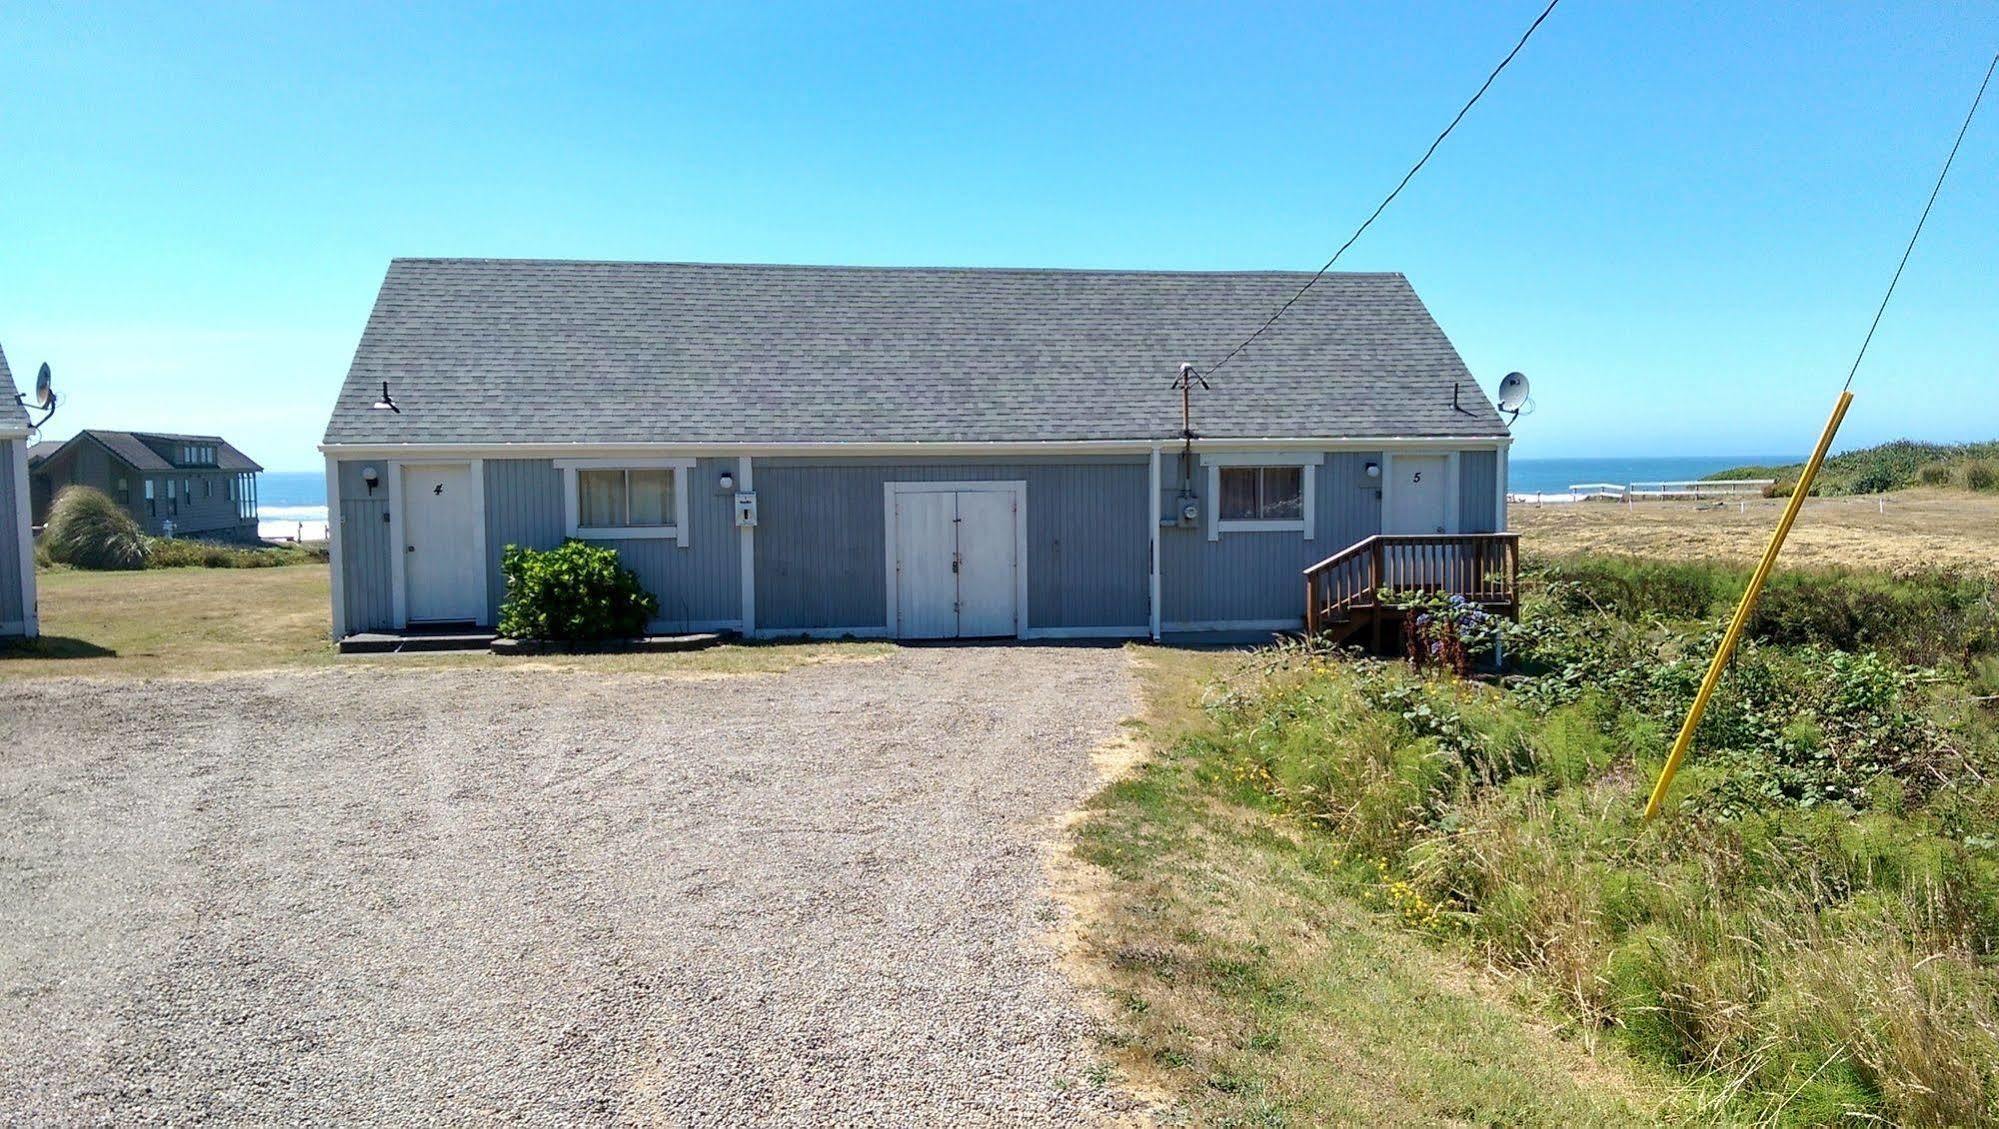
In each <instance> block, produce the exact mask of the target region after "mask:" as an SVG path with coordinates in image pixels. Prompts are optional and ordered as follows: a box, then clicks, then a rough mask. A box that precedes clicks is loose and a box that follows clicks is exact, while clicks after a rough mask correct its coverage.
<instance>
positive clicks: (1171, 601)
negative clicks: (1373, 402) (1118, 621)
mask: <svg viewBox="0 0 1999 1129" xmlns="http://www.w3.org/2000/svg"><path fill="white" fill-rule="evenodd" d="M1380 462H1381V452H1379V451H1329V452H1327V453H1326V456H1325V462H1324V463H1323V464H1322V465H1321V466H1320V467H1319V481H1318V497H1317V498H1316V502H1317V509H1318V521H1317V527H1316V528H1315V529H1314V530H1313V533H1314V537H1313V539H1312V540H1310V541H1306V540H1305V539H1304V535H1303V534H1301V533H1292V532H1273V533H1224V534H1222V536H1221V540H1219V541H1210V540H1208V524H1207V522H1208V513H1207V508H1206V507H1209V506H1212V505H1213V504H1215V500H1214V499H1211V498H1205V497H1204V498H1202V499H1201V505H1202V507H1203V509H1202V513H1201V522H1200V525H1199V526H1198V527H1197V528H1193V529H1180V528H1178V527H1168V528H1165V529H1162V530H1160V534H1159V536H1160V547H1159V558H1160V564H1161V579H1160V583H1161V585H1162V586H1163V588H1164V591H1165V596H1164V601H1163V602H1164V604H1165V609H1164V616H1163V618H1164V621H1165V623H1166V624H1168V625H1171V624H1175V623H1226V622H1245V621H1258V622H1261V621H1276V620H1285V621H1290V620H1302V619H1303V617H1304V614H1305V613H1304V608H1305V593H1304V583H1305V582H1304V578H1303V575H1302V574H1303V572H1304V570H1305V568H1306V567H1307V566H1309V565H1311V564H1313V563H1315V562H1317V561H1321V560H1324V559H1325V558H1327V557H1330V556H1332V555H1333V554H1334V553H1337V552H1339V551H1340V550H1341V549H1344V548H1346V547H1347V546H1349V545H1351V544H1353V543H1354V542H1356V541H1359V540H1361V539H1362V538H1364V537H1371V536H1373V535H1374V534H1376V533H1379V532H1381V480H1380V479H1379V478H1369V477H1367V473H1366V468H1367V464H1368V463H1375V464H1377V465H1378V464H1379V463H1380ZM1160 471H1161V473H1160V490H1161V495H1162V500H1161V502H1160V509H1161V512H1162V513H1165V514H1169V515H1170V514H1172V513H1173V512H1174V506H1175V502H1176V499H1177V497H1178V495H1179V492H1180V461H1179V455H1178V453H1177V452H1176V453H1171V454H1168V455H1166V456H1164V457H1163V458H1162V462H1161V467H1160ZM1498 471H1499V458H1498V454H1497V452H1494V451H1463V452H1460V454H1459V456H1458V499H1457V504H1458V515H1459V522H1460V525H1459V528H1460V530H1461V531H1462V532H1466V533H1488V532H1492V531H1493V529H1494V514H1493V511H1494V508H1495V505H1496V501H1495V499H1496V497H1497V494H1498V489H1499V487H1498V481H1497V478H1496V475H1497V474H1498ZM1206 489H1207V471H1206V468H1204V467H1203V466H1201V465H1200V461H1199V457H1198V453H1197V455H1196V460H1195V466H1194V491H1195V492H1196V493H1197V494H1199V493H1205V491H1206ZM1169 629H1170V627H1169Z"/></svg>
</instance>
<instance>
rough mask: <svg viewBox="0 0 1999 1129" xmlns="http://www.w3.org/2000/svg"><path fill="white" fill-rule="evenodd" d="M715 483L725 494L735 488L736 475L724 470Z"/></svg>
mask: <svg viewBox="0 0 1999 1129" xmlns="http://www.w3.org/2000/svg"><path fill="white" fill-rule="evenodd" d="M715 485H716V486H718V487H719V488H720V489H721V491H722V493H724V494H727V493H728V492H730V491H731V490H734V489H735V488H736V476H735V475H733V474H730V473H729V472H728V471H726V470H725V471H723V472H722V477H721V478H720V479H719V480H718V481H717V482H716V484H715Z"/></svg>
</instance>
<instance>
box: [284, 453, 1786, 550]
mask: <svg viewBox="0 0 1999 1129" xmlns="http://www.w3.org/2000/svg"><path fill="white" fill-rule="evenodd" d="M1802 461H1804V456H1802V455H1606V456H1598V457H1591V458H1567V459H1521V458H1516V459H1513V460H1512V461H1511V462H1510V463H1509V464H1508V467H1507V479H1506V488H1507V490H1508V492H1510V493H1513V494H1566V493H1567V492H1568V489H1569V487H1570V486H1572V485H1575V484H1577V483H1582V482H1615V483H1627V482H1660V481H1675V480H1679V479H1690V478H1705V477H1707V476H1708V475H1710V474H1713V473H1715V472H1716V471H1721V470H1727V469H1729V468H1730V467H1738V466H1751V465H1761V466H1767V465H1772V464H1775V465H1782V464H1784V463H1795V462H1802ZM257 514H258V527H259V531H260V532H262V533H263V535H264V536H266V537H297V536H300V535H301V534H303V536H304V537H305V539H306V540H308V541H313V540H320V539H323V538H324V537H325V536H326V475H325V474H324V473H323V472H321V471H316V470H275V471H265V472H264V473H263V474H262V475H260V476H258V479H257Z"/></svg>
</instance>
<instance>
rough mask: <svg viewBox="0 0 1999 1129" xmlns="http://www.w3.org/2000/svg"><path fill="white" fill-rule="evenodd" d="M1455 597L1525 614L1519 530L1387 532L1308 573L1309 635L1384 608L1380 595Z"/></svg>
mask: <svg viewBox="0 0 1999 1129" xmlns="http://www.w3.org/2000/svg"><path fill="white" fill-rule="evenodd" d="M1384 589H1386V590H1390V591H1398V590H1401V591H1407V590H1416V591H1424V592H1451V593H1456V594H1457V595H1460V596H1463V597H1464V598H1465V599H1467V600H1471V601H1473V602H1474V603H1478V604H1481V605H1483V606H1485V607H1487V608H1491V609H1493V610H1496V611H1502V612H1505V613H1506V614H1507V615H1513V614H1516V613H1517V612H1518V611H1519V606H1520V605H1519V590H1520V535H1519V534H1517V533H1438V534H1391V533H1381V534H1376V535H1375V536H1373V537H1369V538H1366V539H1365V540H1361V541H1356V542H1354V543H1353V544H1352V545H1349V546H1347V547H1346V548H1344V549H1341V550H1340V551H1339V552H1337V553H1334V554H1333V555H1332V556H1330V557H1327V558H1326V559H1325V560H1323V561H1320V562H1319V563H1318V564H1315V565H1313V566H1312V567H1310V568H1308V569H1306V570H1305V630H1306V631H1307V632H1308V633H1311V634H1314V635H1316V634H1318V633H1319V632H1320V631H1321V630H1323V629H1325V628H1326V627H1329V626H1331V625H1332V624H1334V623H1340V622H1347V621H1349V620H1351V619H1352V618H1353V616H1354V613H1356V612H1359V611H1362V610H1363V609H1365V610H1368V611H1373V610H1376V609H1378V608H1379V607H1380V606H1381V592H1382V591H1383V590H1384Z"/></svg>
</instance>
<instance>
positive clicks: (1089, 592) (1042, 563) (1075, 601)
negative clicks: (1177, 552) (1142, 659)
mask: <svg viewBox="0 0 1999 1129" xmlns="http://www.w3.org/2000/svg"><path fill="white" fill-rule="evenodd" d="M1146 475H1147V470H1146V464H1145V462H1144V461H1143V460H1137V459H1098V460H1067V461H1043V460H1020V459H1016V460H1010V461H995V460H977V459H972V460H966V459H954V460H949V461H939V462H922V463H911V462H906V461H898V460H885V459H840V460H809V459H758V460H757V462H756V487H757V505H758V508H759V511H760V512H759V515H758V524H757V559H756V585H757V621H758V626H759V627H761V628H768V629H771V630H805V629H813V628H817V629H826V628H872V629H879V628H881V627H883V626H885V625H886V624H887V622H888V576H887V574H886V571H885V570H886V568H887V563H886V562H887V540H886V536H887V534H886V530H885V528H884V523H885V510H884V502H883V497H884V490H885V484H887V483H889V482H957V481H967V482H970V481H991V480H1006V481H1023V482H1026V483H1027V556H1028V559H1027V583H1028V592H1027V623H1028V626H1029V627H1032V628H1042V627H1115V628H1127V629H1130V628H1140V627H1144V626H1145V623H1146V618H1147V607H1146V604H1147V585H1148V581H1147V576H1148V569H1149V561H1148V556H1147V554H1148V530H1147V528H1146V522H1147V521H1148V520H1149V517H1148V512H1147V510H1146V506H1145V492H1146Z"/></svg>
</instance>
